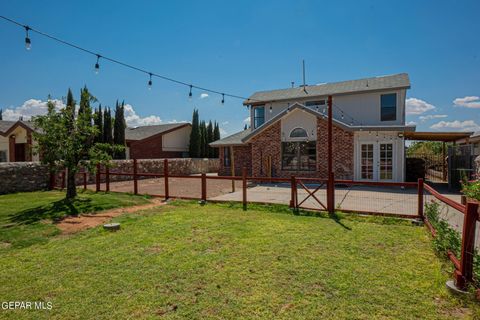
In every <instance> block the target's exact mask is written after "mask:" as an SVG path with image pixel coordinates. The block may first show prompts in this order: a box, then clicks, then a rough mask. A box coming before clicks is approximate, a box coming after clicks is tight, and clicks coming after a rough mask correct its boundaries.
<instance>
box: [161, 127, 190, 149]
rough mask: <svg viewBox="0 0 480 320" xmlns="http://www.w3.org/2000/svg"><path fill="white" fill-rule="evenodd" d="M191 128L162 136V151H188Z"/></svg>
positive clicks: (184, 128)
mask: <svg viewBox="0 0 480 320" xmlns="http://www.w3.org/2000/svg"><path fill="white" fill-rule="evenodd" d="M191 131H192V128H191V127H190V126H186V127H183V128H181V129H178V130H175V131H172V132H170V133H167V134H164V135H163V137H162V149H163V151H182V152H187V151H188V145H189V143H190V132H191Z"/></svg>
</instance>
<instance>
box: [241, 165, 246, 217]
mask: <svg viewBox="0 0 480 320" xmlns="http://www.w3.org/2000/svg"><path fill="white" fill-rule="evenodd" d="M242 204H243V210H247V168H246V167H243V169H242Z"/></svg>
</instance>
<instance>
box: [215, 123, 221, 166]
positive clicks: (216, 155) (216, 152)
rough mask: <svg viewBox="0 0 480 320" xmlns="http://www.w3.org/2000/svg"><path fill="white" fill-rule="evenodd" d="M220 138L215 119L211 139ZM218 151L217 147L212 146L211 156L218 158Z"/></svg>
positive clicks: (218, 127)
mask: <svg viewBox="0 0 480 320" xmlns="http://www.w3.org/2000/svg"><path fill="white" fill-rule="evenodd" d="M217 140H220V126H219V125H218V122H216V121H215V125H214V128H213V141H217ZM218 153H219V150H218V148H213V157H214V158H218Z"/></svg>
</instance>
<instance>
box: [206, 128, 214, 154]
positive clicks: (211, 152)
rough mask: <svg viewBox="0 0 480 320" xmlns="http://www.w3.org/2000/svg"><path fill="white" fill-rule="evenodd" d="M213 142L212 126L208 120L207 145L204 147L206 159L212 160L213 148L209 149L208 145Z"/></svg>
mask: <svg viewBox="0 0 480 320" xmlns="http://www.w3.org/2000/svg"><path fill="white" fill-rule="evenodd" d="M213 141H214V140H213V124H212V120H210V121H209V122H208V125H207V145H206V147H205V148H206V149H207V157H209V158H213V148H212V147H210V143H211V142H213Z"/></svg>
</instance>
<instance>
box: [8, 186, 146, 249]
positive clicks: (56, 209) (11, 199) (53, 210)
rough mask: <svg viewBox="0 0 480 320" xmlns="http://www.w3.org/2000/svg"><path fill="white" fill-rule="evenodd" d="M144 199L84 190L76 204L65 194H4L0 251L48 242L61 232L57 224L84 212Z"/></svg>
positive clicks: (143, 200) (128, 204) (124, 204)
mask: <svg viewBox="0 0 480 320" xmlns="http://www.w3.org/2000/svg"><path fill="white" fill-rule="evenodd" d="M147 202H148V200H147V199H145V198H144V197H140V196H133V195H129V194H120V193H94V192H91V191H81V192H79V194H78V197H77V198H76V199H74V200H73V201H66V200H65V192H62V191H39V192H24V193H15V194H8V195H0V252H1V250H2V249H6V248H19V247H26V246H29V245H32V244H35V243H43V242H46V241H48V239H49V238H50V237H52V236H55V235H57V234H58V233H59V229H58V228H57V227H56V226H55V225H54V223H53V222H55V221H57V220H59V219H61V218H63V217H65V216H68V215H77V214H80V213H87V212H88V213H90V212H98V211H102V210H106V209H112V208H117V207H125V206H131V205H136V204H144V203H147Z"/></svg>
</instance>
